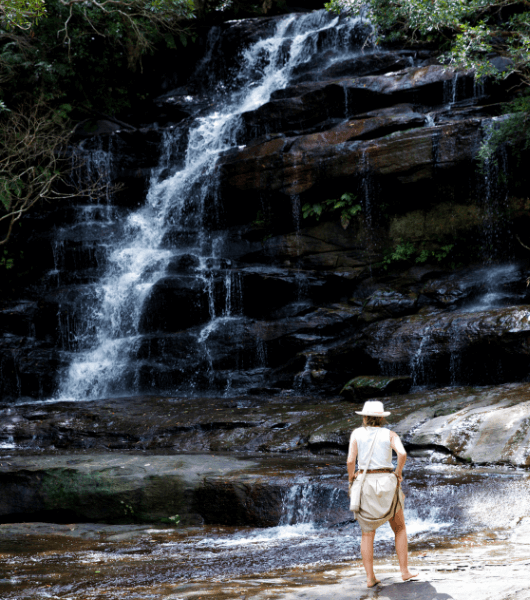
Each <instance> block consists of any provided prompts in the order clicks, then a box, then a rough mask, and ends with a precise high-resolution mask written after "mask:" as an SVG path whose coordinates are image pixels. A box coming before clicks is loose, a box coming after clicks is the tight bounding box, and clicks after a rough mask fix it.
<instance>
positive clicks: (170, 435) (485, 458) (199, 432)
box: [0, 383, 530, 519]
mask: <svg viewBox="0 0 530 600" xmlns="http://www.w3.org/2000/svg"><path fill="white" fill-rule="evenodd" d="M529 394H530V391H529V384H528V383H523V384H506V385H502V386H496V387H480V388H472V387H464V388H447V389H442V390H430V391H429V390H423V391H421V392H417V393H414V394H408V395H392V396H390V397H387V399H386V400H385V408H387V410H390V411H391V416H390V417H389V421H390V425H389V426H390V427H391V428H392V429H393V430H395V431H396V432H397V433H398V434H399V435H400V436H401V437H402V438H403V440H404V441H405V443H406V446H407V448H409V449H411V451H412V450H414V451H416V450H420V449H423V450H422V451H431V452H432V451H433V449H434V450H435V449H436V448H438V449H440V451H441V454H440V455H439V456H438V458H437V460H442V461H451V460H457V461H468V460H471V461H472V462H476V463H492V464H494V463H496V464H499V463H500V464H502V463H506V464H512V465H517V466H528V464H529V463H528V461H529V459H528V456H527V452H526V447H527V445H528V437H529V436H530V432H529V431H528V423H530V419H529V418H528V414H527V413H528V410H527V404H529V402H528V398H530V396H529ZM312 400H314V399H312V398H311V397H306V398H296V397H282V396H276V397H275V399H274V401H271V398H270V397H269V402H268V404H264V403H263V399H260V398H259V397H258V396H247V397H239V398H230V399H227V398H217V399H216V398H202V399H201V398H195V399H190V400H184V399H176V398H153V397H151V398H149V397H143V398H141V397H135V398H122V399H112V400H104V401H99V402H84V403H71V402H70V403H69V402H62V403H55V404H51V403H46V404H25V405H21V406H18V407H11V408H10V409H6V408H4V409H3V410H2V421H1V422H2V426H1V430H0V439H1V441H2V442H3V443H5V444H11V445H12V446H13V445H18V446H19V447H25V448H31V447H36V448H37V447H38V448H40V449H45V448H50V447H51V446H53V447H55V448H59V449H60V448H64V449H70V450H71V449H75V448H84V449H90V448H92V449H103V450H108V449H109V448H110V449H136V450H141V449H146V450H148V449H153V450H158V451H160V449H162V448H167V449H171V451H172V452H174V451H181V452H182V451H190V450H191V451H195V452H196V451H202V452H207V453H209V454H212V453H214V454H216V453H219V452H221V451H239V452H241V451H246V452H260V453H281V454H284V453H294V454H297V453H300V452H305V451H307V450H309V451H311V452H313V453H316V454H319V453H323V454H329V453H332V454H341V455H344V454H345V452H346V451H347V447H348V440H349V436H350V433H351V430H352V429H353V428H354V427H356V426H358V424H359V422H360V420H359V417H358V416H357V415H355V412H354V411H355V410H360V409H361V407H362V401H359V402H358V403H355V402H354V403H353V404H352V403H350V402H331V403H330V402H328V403H325V402H322V401H321V400H320V401H319V402H318V403H312ZM508 422H510V423H512V422H513V423H514V426H513V427H510V428H507V427H506V423H508ZM83 456H84V455H83ZM105 456H106V458H104V459H102V460H105V461H114V463H113V464H114V465H115V466H113V467H112V469H111V470H110V471H109V473H108V475H107V476H105V477H109V478H110V475H112V477H119V476H120V470H121V469H120V467H121V466H126V461H123V462H120V461H121V460H122V458H121V456H120V457H119V458H118V459H116V458H115V457H113V455H105ZM51 458H53V457H51ZM66 458H68V459H70V460H73V459H75V456H74V457H72V456H68V457H66ZM182 458H183V457H182V456H171V457H168V459H171V460H173V461H178V460H180V459H182ZM131 459H132V457H131ZM214 459H216V457H215V456H214ZM6 460H8V461H9V462H12V461H11V459H6ZM42 460H45V459H44V458H42ZM79 460H80V464H81V465H82V463H83V458H82V457H81V458H80V459H79ZM134 460H136V459H134ZM219 460H220V458H219ZM16 461H17V465H20V472H21V473H23V472H26V475H24V477H29V475H27V471H28V469H22V465H23V464H24V463H23V461H24V457H23V456H21V457H19V458H17V459H16ZM0 462H1V461H0ZM150 462H151V461H150V460H149V457H148V456H143V457H142V461H140V462H139V463H137V464H139V465H140V466H141V467H142V468H141V469H140V471H141V476H142V477H143V478H145V481H146V482H147V480H149V474H150V473H151V472H150V471H149V468H148V467H145V464H146V463H150ZM199 462H200V464H201V474H202V476H203V477H207V479H210V475H209V474H208V473H205V472H204V461H203V460H201V461H199ZM199 462H198V463H197V464H199ZM210 462H211V464H208V467H210V466H211V467H214V466H215V461H210ZM73 464H74V467H73V468H75V463H73ZM163 464H166V463H163ZM0 468H1V467H0ZM164 468H165V467H164ZM62 469H63V470H65V472H66V474H68V465H67V464H65V465H64V466H63V467H62ZM7 470H8V471H9V470H10V469H7ZM206 470H208V469H206ZM122 471H124V473H123V476H124V477H125V478H127V477H129V473H128V471H127V470H126V469H123V470H122ZM170 471H171V469H168V472H170ZM134 472H135V471H134V470H133V474H134ZM153 474H154V473H153ZM214 475H215V474H214ZM31 477H33V476H31ZM135 477H136V476H135ZM213 478H214V479H215V477H213ZM236 479H237V478H236ZM30 481H31V482H32V483H31V486H32V489H33V487H34V488H35V490H38V489H39V486H40V485H42V484H38V485H37V482H36V480H34V479H31V478H30ZM89 481H90V482H91V488H90V489H91V490H92V492H94V483H93V480H92V479H89ZM219 481H221V482H224V484H226V482H227V481H228V479H227V476H226V475H221V476H220V477H219ZM241 482H242V481H241V479H239V480H238V481H236V480H231V481H230V482H229V483H230V485H229V486H226V487H223V489H224V490H225V491H224V492H223V494H225V496H224V498H225V499H227V498H234V497H235V496H237V494H239V492H237V489H235V488H238V486H239V485H240V483H241ZM149 485H150V484H149ZM153 485H155V486H156V485H157V484H156V481H154V482H153ZM234 485H235V488H234ZM2 489H3V490H4V492H3V494H4V497H6V496H7V499H8V500H9V495H8V494H7V492H6V491H5V486H4V487H3V488H2ZM52 489H53V487H52ZM59 489H60V488H59ZM115 489H117V488H115ZM245 490H246V491H245V494H250V495H252V494H253V493H254V492H252V490H251V486H250V487H246V488H245ZM96 491H97V488H96ZM104 492H105V488H104V489H103V491H102V493H104ZM32 493H33V492H32ZM130 493H131V492H130V491H129V494H130ZM245 494H240V497H245ZM130 497H131V496H130ZM132 497H133V498H134V497H138V496H132ZM256 497H259V494H258V493H257V495H256V496H255V498H256ZM210 498H211V496H210ZM122 499H124V500H125V497H123V498H122ZM6 501H7V500H6ZM153 501H154V500H153ZM226 501H228V500H226ZM9 502H11V505H12V504H13V502H15V500H13V499H11V500H9ZM253 502H258V500H253ZM119 504H120V507H121V503H119ZM157 506H160V505H157ZM114 507H115V508H116V506H115V505H114ZM120 507H117V510H119V509H120ZM121 508H123V507H121ZM39 510H42V509H39ZM87 510H88V509H87ZM92 510H97V507H94V508H93V509H92ZM113 510H114V509H113ZM210 510H211V509H210ZM15 512H16V511H15ZM87 514H88V513H87ZM114 514H116V513H114ZM119 516H120V515H118V516H117V517H116V518H117V519H118V517H119Z"/></svg>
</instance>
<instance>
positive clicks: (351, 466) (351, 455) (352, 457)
mask: <svg viewBox="0 0 530 600" xmlns="http://www.w3.org/2000/svg"><path fill="white" fill-rule="evenodd" d="M356 460H357V440H356V439H355V437H354V436H353V433H352V434H351V437H350V450H349V452H348V461H347V463H346V465H347V467H348V481H349V482H352V481H353V480H354V479H355V462H356Z"/></svg>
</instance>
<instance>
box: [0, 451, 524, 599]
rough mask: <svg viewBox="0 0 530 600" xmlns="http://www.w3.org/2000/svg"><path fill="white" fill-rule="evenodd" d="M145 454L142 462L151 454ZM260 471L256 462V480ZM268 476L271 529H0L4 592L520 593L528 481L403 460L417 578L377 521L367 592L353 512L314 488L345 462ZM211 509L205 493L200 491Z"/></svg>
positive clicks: (335, 477) (88, 595) (19, 595)
mask: <svg viewBox="0 0 530 600" xmlns="http://www.w3.org/2000/svg"><path fill="white" fill-rule="evenodd" d="M4 460H5V459H4V458H2V461H4ZM144 460H146V461H149V462H152V461H153V457H148V456H146V458H145V459H144ZM258 462H259V461H258ZM264 469H265V470H264ZM266 471H267V468H266V467H265V465H264V464H263V463H262V464H261V465H260V472H261V474H262V475H263V474H264V473H265V472H266ZM273 471H274V472H273ZM268 474H269V475H272V476H273V477H276V478H277V480H278V478H279V479H282V478H283V481H284V482H285V481H286V480H289V481H290V488H289V489H290V490H291V491H290V492H289V493H288V494H286V495H284V500H283V503H282V505H281V509H280V511H279V512H280V515H281V517H280V522H279V523H278V524H277V525H275V526H274V527H268V528H255V527H249V526H248V525H247V526H242V525H238V526H234V525H203V526H185V525H184V526H183V525H179V526H176V527H175V526H173V525H171V524H170V523H160V522H158V524H155V523H151V524H140V523H137V524H132V523H129V524H126V525H125V524H122V525H117V524H115V525H111V524H104V523H101V522H98V523H77V522H70V521H66V522H64V524H51V523H42V522H41V523H39V522H34V523H15V524H4V525H1V526H0V573H1V576H2V578H1V579H0V586H1V588H0V589H1V590H2V592H1V593H2V598H6V600H7V599H9V600H15V599H17V600H19V599H23V598H24V599H26V598H27V599H29V598H41V597H43V594H45V595H46V596H45V597H51V598H54V597H55V598H64V599H70V600H81V599H82V600H86V599H90V600H92V599H94V600H99V599H103V598H105V599H106V600H121V599H123V598H138V599H140V598H171V599H173V600H176V599H177V598H186V599H188V598H189V599H196V600H198V599H199V598H205V597H206V598H212V599H215V600H220V599H222V598H241V597H242V596H243V597H249V598H256V599H266V598H278V599H280V598H285V599H295V598H300V599H301V598H315V599H318V598H335V597H337V598H351V597H353V598H372V597H374V598H391V599H396V600H397V599H409V598H410V599H412V598H417V599H422V600H424V599H428V600H435V599H436V600H439V599H440V598H455V599H456V600H460V599H464V598H466V597H472V598H477V599H479V600H482V599H484V600H486V599H487V598H492V597H496V598H501V599H505V598H506V599H508V598H526V597H527V596H525V595H524V594H525V593H526V594H527V593H528V592H527V591H526V590H527V589H528V586H529V584H530V580H529V579H528V575H527V573H528V565H529V564H530V554H529V550H528V548H529V547H528V534H529V527H530V522H529V517H528V516H527V515H528V512H529V510H530V503H529V500H528V498H529V497H530V495H529V493H528V492H529V481H528V476H527V475H526V474H523V473H521V472H515V471H513V470H512V471H511V470H503V469H477V468H475V469H470V468H468V467H465V466H458V467H447V466H436V465H429V464H428V463H425V462H423V461H418V460H411V461H410V463H409V464H408V469H407V476H406V479H405V482H404V490H405V493H406V498H407V500H406V503H407V522H408V532H409V540H410V548H411V564H412V566H413V567H414V568H415V569H416V570H419V572H420V577H419V579H418V581H417V582H410V583H407V584H404V583H402V582H400V581H399V577H398V575H399V571H398V566H397V561H396V559H395V556H394V554H393V542H392V539H393V538H392V534H391V531H390V528H389V527H388V526H387V525H386V526H384V527H383V528H382V529H381V530H379V531H378V534H377V537H376V545H375V554H376V572H377V573H378V575H379V576H380V578H381V580H382V585H381V586H379V587H378V588H377V589H375V590H370V591H368V590H366V589H365V587H364V583H365V582H364V575H363V570H362V564H361V561H360V552H359V544H360V531H359V529H358V526H357V525H356V523H355V522H354V521H352V520H351V518H350V519H349V520H348V519H347V520H341V519H340V518H339V513H340V510H337V501H336V496H329V495H328V496H326V495H322V494H321V495H319V493H318V490H321V491H322V490H323V489H326V488H328V489H329V488H333V487H334V486H335V485H336V484H337V482H338V481H340V480H342V481H344V465H343V461H339V462H337V461H336V460H333V459H328V461H327V463H324V462H323V461H322V462H320V461H318V460H317V461H313V467H312V469H311V468H309V469H308V465H307V464H306V465H304V464H302V463H298V464H297V465H295V464H294V463H292V462H291V463H289V462H283V463H281V464H280V463H277V462H276V463H275V464H271V465H269V470H268ZM224 477H226V475H224ZM210 502H211V503H212V504H215V503H216V499H215V498H213V497H210ZM339 504H340V502H339ZM499 506H502V510H499ZM346 508H347V507H344V508H343V509H342V510H343V514H344V515H347V513H348V511H347V510H346ZM127 509H128V507H127V503H125V510H127ZM330 509H332V510H330ZM65 516H69V515H65ZM492 594H493V596H492Z"/></svg>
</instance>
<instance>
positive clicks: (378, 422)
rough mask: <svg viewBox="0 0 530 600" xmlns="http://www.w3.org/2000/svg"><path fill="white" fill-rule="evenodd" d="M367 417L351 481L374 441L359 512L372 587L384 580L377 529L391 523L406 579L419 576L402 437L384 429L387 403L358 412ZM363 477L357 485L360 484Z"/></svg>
mask: <svg viewBox="0 0 530 600" xmlns="http://www.w3.org/2000/svg"><path fill="white" fill-rule="evenodd" d="M355 412H356V413H357V414H358V415H362V417H363V426H362V427H359V428H358V429H355V430H354V431H353V432H352V434H351V438H350V450H349V453H348V463H347V465H348V480H349V482H350V485H352V484H353V482H354V481H355V480H356V479H357V477H358V476H359V475H361V474H362V472H363V470H364V469H365V468H366V463H367V461H368V456H369V454H370V449H371V447H372V442H374V438H375V443H374V447H373V454H372V457H371V459H370V464H369V466H368V470H367V472H366V477H365V479H364V484H363V487H362V493H361V506H360V509H359V512H355V513H354V514H355V518H356V519H357V521H358V522H359V525H360V526H361V531H362V540H361V555H362V558H363V565H364V568H365V571H366V583H367V587H369V588H371V587H374V586H375V585H377V584H378V583H381V582H380V581H379V580H378V579H377V578H376V576H375V573H374V537H375V530H376V529H377V528H378V527H380V526H381V525H383V523H386V522H387V521H389V522H390V527H392V530H393V532H394V534H395V536H396V552H397V556H398V560H399V567H400V569H401V576H402V578H403V581H408V580H409V579H412V578H413V577H417V576H418V574H417V573H411V572H410V571H409V567H408V544H407V530H406V528H405V515H404V513H403V508H404V502H405V496H404V494H403V492H402V491H401V487H400V486H401V481H402V480H403V474H402V473H403V467H404V465H405V461H406V460H407V453H406V452H405V448H403V444H402V443H401V440H400V439H399V437H398V436H397V434H395V433H394V432H393V431H390V430H389V429H385V428H382V427H381V426H382V425H383V424H384V423H385V419H384V417H386V416H388V415H389V414H390V412H388V411H385V410H384V407H383V403H382V402H379V401H373V400H372V401H368V402H365V403H364V407H363V409H362V411H355ZM392 450H394V452H395V453H396V454H397V457H398V460H397V469H396V470H395V471H394V469H393V467H392ZM357 458H358V461H359V470H358V471H357V472H355V461H356V459H357ZM360 481H361V478H360V477H359V481H358V482H357V485H359V484H360Z"/></svg>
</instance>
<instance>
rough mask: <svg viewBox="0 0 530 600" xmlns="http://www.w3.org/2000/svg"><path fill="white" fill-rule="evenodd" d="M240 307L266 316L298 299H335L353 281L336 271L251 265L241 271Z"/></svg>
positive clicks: (348, 288) (247, 312)
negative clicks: (325, 271)
mask: <svg viewBox="0 0 530 600" xmlns="http://www.w3.org/2000/svg"><path fill="white" fill-rule="evenodd" d="M239 285H240V289H241V307H242V311H243V313H244V314H246V315H248V316H251V317H255V318H267V317H269V316H270V315H271V313H273V311H275V310H277V309H279V308H281V307H283V306H285V305H287V304H289V303H291V302H296V301H302V300H305V299H307V298H311V300H312V301H313V302H317V303H324V302H333V301H334V300H336V299H338V298H341V296H343V295H344V294H347V293H348V290H351V289H352V284H351V282H350V281H349V280H348V279H346V278H344V277H340V276H339V277H337V276H334V275H333V273H331V274H325V275H324V276H321V275H319V274H318V273H313V272H311V271H296V270H294V269H278V268H266V267H256V268H254V267H248V268H246V269H244V270H242V271H240V272H239Z"/></svg>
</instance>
